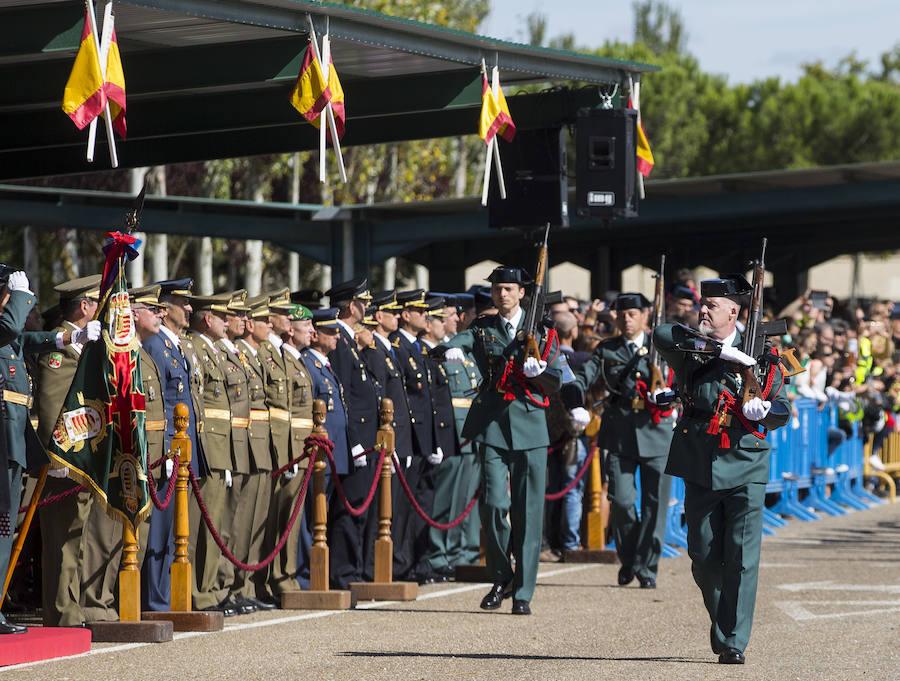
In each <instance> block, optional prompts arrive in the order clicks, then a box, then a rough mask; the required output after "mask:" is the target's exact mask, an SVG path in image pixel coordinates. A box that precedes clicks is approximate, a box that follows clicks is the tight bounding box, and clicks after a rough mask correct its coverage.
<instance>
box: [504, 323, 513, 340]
mask: <svg viewBox="0 0 900 681" xmlns="http://www.w3.org/2000/svg"><path fill="white" fill-rule="evenodd" d="M506 335H507V336H509V337H510V338H512V335H513V327H512V322H506Z"/></svg>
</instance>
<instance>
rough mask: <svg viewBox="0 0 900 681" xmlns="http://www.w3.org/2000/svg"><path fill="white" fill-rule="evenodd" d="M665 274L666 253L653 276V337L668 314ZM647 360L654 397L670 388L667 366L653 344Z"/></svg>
mask: <svg viewBox="0 0 900 681" xmlns="http://www.w3.org/2000/svg"><path fill="white" fill-rule="evenodd" d="M665 272H666V255H665V253H664V254H663V255H662V256H660V261H659V272H657V273H656V274H654V275H653V276H654V277H655V278H656V292H655V294H654V296H653V324H652V325H651V326H650V335H651V336H652V335H653V330H654V329H656V327H657V326H659V325H660V324H665V321H666V312H665V308H664V305H665V299H664V296H665V293H664V289H665ZM647 360H648V361H649V362H650V387H649V388H647V394H648V395H652V394H653V393H655V392H656V391H657V390H665V389H666V388H667V387H668V380H666V378H665V377H664V376H663V373H664V371H665V369H666V366H665V364H664V363H663V362H660V360H659V351H658V350H657V349H656V345H655V344H653V343H650V354H649V355H648V356H647ZM666 373H668V372H666Z"/></svg>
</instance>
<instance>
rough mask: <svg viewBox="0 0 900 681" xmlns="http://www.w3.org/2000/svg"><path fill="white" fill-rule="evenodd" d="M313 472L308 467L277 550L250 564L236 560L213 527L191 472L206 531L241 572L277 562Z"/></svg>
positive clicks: (192, 484)
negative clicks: (260, 560) (276, 559)
mask: <svg viewBox="0 0 900 681" xmlns="http://www.w3.org/2000/svg"><path fill="white" fill-rule="evenodd" d="M312 472H313V467H312V466H308V467H307V468H306V474H305V475H304V476H303V484H302V485H301V486H300V493H299V494H298V495H297V501H296V502H294V510H293V511H292V512H291V517H290V519H289V520H288V524H287V527H286V528H285V530H284V534H282V535H281V538H280V539H279V540H278V543H277V544H276V545H275V548H274V549H272V553H270V554H269V555H268V556H266V557H265V558H264V559H263V560H262V562H259V563H255V564H250V563H244V562H242V561H240V560H238V559H237V558H235V556H234V554H233V553H232V552H231V551H230V550H229V549H228V547H227V546H225V542H223V541H222V537H220V536H219V532H218V531H217V530H216V527H215V525H213V523H212V520H211V519H210V517H209V511H207V510H206V503H205V502H204V501H203V497H202V496H201V495H200V485H199V484H198V483H197V478H196V477H195V476H194V471H191V472H190V473H191V487H192V488H193V490H194V496H195V497H196V499H197V505H198V506H200V513H201V515H202V516H203V522H204V523H205V524H206V529H208V530H209V533H210V534H211V535H212V537H213V539H214V540H215V542H216V545H217V546H218V547H219V548H220V549H221V550H222V555H223V556H225V557H226V558H227V559H228V560H229V561H230V562H231V563H233V564H234V565H235V566H237V567H239V568H240V569H241V570H249V571H250V572H256V571H257V570H262V569H263V568H264V567H267V566H268V565H269V563H271V562H272V561H273V560H275V556H277V555H278V554H279V553H280V552H281V549H283V548H284V545H285V544H286V543H287V539H288V535H289V534H290V533H291V530H292V529H293V528H294V523H295V522H296V521H297V517H298V516H299V515H300V510H301V509H302V508H303V498H304V496H305V495H306V488H307V487H308V486H309V479H310V478H311V477H312Z"/></svg>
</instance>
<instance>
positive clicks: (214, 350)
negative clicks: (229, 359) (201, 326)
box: [200, 333, 219, 355]
mask: <svg viewBox="0 0 900 681" xmlns="http://www.w3.org/2000/svg"><path fill="white" fill-rule="evenodd" d="M200 338H202V339H203V340H204V342H205V343H206V344H207V345H208V346H209V349H210V350H212V351H213V354H214V355H218V354H219V349H218V348H217V347H216V346H215V345H213V342H212V341H211V340H210V339H209V338H208V337H207V336H206V334H203V333H201V334H200Z"/></svg>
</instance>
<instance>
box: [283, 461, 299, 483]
mask: <svg viewBox="0 0 900 681" xmlns="http://www.w3.org/2000/svg"><path fill="white" fill-rule="evenodd" d="M299 470H300V466H298V465H297V464H294V467H293V468H289V469H287V470H286V471H285V472H284V474H283V475H284V479H285V480H293V479H294V478H296V477H297V473H298V472H299Z"/></svg>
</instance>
